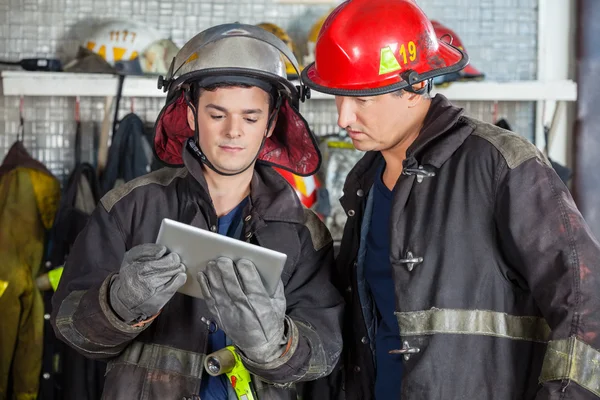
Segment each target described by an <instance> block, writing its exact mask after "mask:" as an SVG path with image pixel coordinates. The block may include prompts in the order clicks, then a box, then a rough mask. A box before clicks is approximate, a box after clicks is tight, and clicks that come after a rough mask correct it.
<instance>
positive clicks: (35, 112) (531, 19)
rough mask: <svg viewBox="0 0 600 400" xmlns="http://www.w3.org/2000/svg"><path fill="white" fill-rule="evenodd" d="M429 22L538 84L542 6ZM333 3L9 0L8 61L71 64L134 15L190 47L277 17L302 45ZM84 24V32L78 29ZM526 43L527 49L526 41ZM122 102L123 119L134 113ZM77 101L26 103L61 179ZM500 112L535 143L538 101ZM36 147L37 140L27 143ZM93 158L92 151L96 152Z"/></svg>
mask: <svg viewBox="0 0 600 400" xmlns="http://www.w3.org/2000/svg"><path fill="white" fill-rule="evenodd" d="M418 3H419V4H420V5H421V6H422V7H423V9H424V10H425V11H426V13H427V14H428V15H429V16H430V18H435V19H438V20H439V21H441V22H443V23H445V24H447V25H448V26H450V27H451V28H452V29H453V30H455V31H456V32H457V33H458V34H459V35H460V36H461V39H462V41H463V42H464V43H465V46H466V48H467V50H468V52H469V54H470V56H471V59H472V63H473V65H475V66H476V67H477V68H479V69H481V70H482V71H484V72H485V73H486V74H487V77H488V79H490V80H499V81H509V80H531V79H535V78H536V76H535V71H536V67H537V65H536V60H537V50H536V37H537V5H538V4H537V0H504V1H502V2H500V1H494V0H418ZM328 8H329V7H327V6H314V5H313V6H307V5H298V4H293V5H284V4H275V3H274V2H273V1H272V0H201V1H198V0H178V1H175V0H162V1H159V0H97V1H93V0H6V1H3V2H1V3H0V58H2V59H20V58H23V57H36V56H49V57H53V56H59V57H61V58H63V59H68V57H69V56H71V55H72V54H73V53H74V51H75V50H76V46H77V43H78V41H77V40H74V36H73V35H74V34H75V33H76V32H79V31H81V30H82V29H81V26H86V25H88V24H87V23H86V22H85V21H87V20H89V19H98V18H102V19H110V18H117V17H119V16H123V15H126V16H127V17H128V18H131V19H132V20H136V21H140V22H146V23H148V24H149V25H150V26H152V27H153V28H155V29H158V31H159V32H160V33H161V34H162V35H164V36H166V37H169V36H170V37H171V38H172V39H173V40H174V41H175V42H176V43H177V44H179V45H182V44H183V43H185V41H186V40H187V39H189V38H190V37H192V36H193V35H194V34H196V33H197V32H199V31H201V30H202V29H205V28H207V27H209V26H211V25H214V24H219V23H223V22H231V21H236V20H237V21H240V22H247V23H258V22H262V21H266V20H268V21H272V22H275V23H277V24H280V25H281V26H282V27H284V28H287V29H288V30H289V31H290V34H291V35H292V37H293V38H294V39H295V40H296V41H297V45H298V47H299V48H300V49H302V48H303V47H304V46H303V43H302V41H303V40H304V38H305V37H306V34H307V32H308V30H309V29H310V27H311V26H312V24H313V22H314V21H315V20H316V19H317V18H318V17H319V16H320V15H321V14H323V13H324V12H326V11H327V10H328ZM74 27H76V28H74ZM517 43H518V44H517ZM81 101H82V103H81V104H82V117H83V119H84V120H85V121H88V122H90V125H91V122H93V121H95V122H96V124H98V125H99V123H100V121H101V120H102V118H103V115H102V114H103V112H102V104H103V101H102V99H98V98H96V99H92V98H82V100H81ZM129 102H130V100H129V99H124V101H123V102H122V109H121V114H124V113H125V112H126V111H127V110H128V109H129ZM18 104H19V99H18V98H15V97H0V118H2V121H1V122H0V159H2V158H3V157H4V155H5V153H6V151H7V150H8V148H9V146H10V145H11V144H12V142H13V141H14V139H15V138H16V134H17V130H18ZM460 104H461V105H464V106H466V107H467V112H468V113H469V114H470V115H473V116H475V117H479V118H482V119H485V120H491V118H492V111H491V104H490V103H489V102H488V103H486V102H477V103H468V104H467V103H460ZM73 105H74V99H72V98H60V97H44V98H25V117H26V143H28V144H29V146H28V147H29V148H30V149H31V151H32V153H34V155H35V156H36V157H37V158H39V159H40V160H41V161H42V162H46V163H48V164H49V167H50V168H51V170H52V171H53V172H54V173H56V174H57V175H58V176H59V177H60V178H64V177H65V176H66V174H68V172H69V170H70V168H71V167H72V164H73V162H74V160H73V153H72V144H73V132H74V122H73ZM161 105H162V104H161V101H160V100H159V99H139V98H136V99H135V110H136V112H138V113H140V114H142V118H144V119H147V120H151V119H153V118H155V117H156V115H157V114H158V111H159V110H160V107H161ZM303 110H304V112H306V117H307V119H308V121H309V122H310V123H311V124H312V125H313V127H314V129H315V131H316V132H317V133H326V132H329V131H331V130H333V129H336V128H335V120H336V116H335V107H334V106H333V104H331V102H327V101H313V102H310V103H308V104H307V105H306V106H305V107H304V109H303ZM499 114H502V115H504V116H506V117H508V118H509V119H510V120H511V122H513V125H514V127H515V130H517V131H519V132H521V133H522V134H523V135H524V136H526V137H528V138H530V139H531V138H532V137H533V130H534V128H533V127H534V105H533V103H531V102H517V103H499ZM27 141H29V142H27ZM90 154H91V152H90Z"/></svg>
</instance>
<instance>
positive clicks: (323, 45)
mask: <svg viewBox="0 0 600 400" xmlns="http://www.w3.org/2000/svg"><path fill="white" fill-rule="evenodd" d="M364 15H369V19H368V20H365V19H364ZM467 64H468V57H467V55H466V54H465V53H464V52H463V51H462V50H460V49H458V48H456V47H454V46H453V45H450V44H448V43H446V42H444V41H440V40H438V39H436V35H435V31H434V29H433V26H432V25H431V22H429V20H428V19H427V16H426V15H425V13H424V12H423V11H422V10H421V9H420V8H419V6H417V4H416V3H414V2H413V1H411V0H351V1H346V2H344V3H342V4H341V5H339V6H338V7H337V8H336V9H335V10H334V11H333V12H332V13H331V14H330V15H329V17H328V18H327V20H326V21H325V23H324V25H323V28H322V30H321V33H320V34H319V39H318V41H317V45H316V48H315V62H314V63H313V64H311V65H309V66H307V67H306V68H305V69H304V71H302V78H303V80H304V82H305V83H306V84H307V85H308V86H309V87H311V88H313V89H315V90H318V91H319V92H324V93H329V94H333V95H340V96H374V95H379V94H384V93H390V92H394V91H397V90H400V89H405V90H408V91H414V92H416V93H424V92H425V91H426V90H428V87H429V85H425V86H424V87H423V88H422V89H419V90H415V89H413V85H415V84H417V83H419V82H428V81H429V80H430V79H432V78H434V77H436V76H440V75H445V74H448V73H453V72H457V71H460V70H461V69H463V68H464V67H465V66H466V65H467Z"/></svg>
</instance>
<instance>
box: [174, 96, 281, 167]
mask: <svg viewBox="0 0 600 400" xmlns="http://www.w3.org/2000/svg"><path fill="white" fill-rule="evenodd" d="M185 102H186V104H187V105H188V107H190V108H191V109H192V110H193V111H194V137H193V138H189V139H188V140H187V141H186V147H187V148H188V149H189V150H190V151H191V153H192V155H193V156H194V157H195V158H196V159H197V160H198V161H200V162H201V163H203V164H204V165H206V166H207V167H208V168H210V169H211V170H213V171H214V172H216V173H217V174H219V175H221V176H235V175H239V174H241V173H242V172H245V171H246V170H247V169H248V168H250V167H252V166H253V165H254V163H255V162H256V160H257V159H258V156H259V155H260V152H261V150H262V148H263V146H264V144H265V141H266V140H267V137H268V134H269V129H271V125H272V124H273V121H274V120H275V117H276V116H277V114H278V113H279V109H280V108H281V103H282V97H281V94H278V96H277V100H276V104H275V107H274V108H273V112H272V113H271V115H270V116H269V122H268V123H267V129H266V130H265V134H264V136H263V138H262V141H261V142H260V147H259V148H258V151H257V152H256V155H255V156H254V158H253V159H252V161H250V163H249V164H248V165H247V166H246V167H245V168H244V169H242V170H240V171H238V172H223V171H220V170H219V169H217V167H215V166H214V164H213V163H212V162H211V161H210V160H209V159H208V157H206V154H204V152H203V151H202V148H201V147H200V132H199V129H198V112H197V110H196V107H194V105H193V104H192V102H191V100H190V92H189V91H186V93H185Z"/></svg>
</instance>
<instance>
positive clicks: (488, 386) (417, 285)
mask: <svg viewBox="0 0 600 400" xmlns="http://www.w3.org/2000/svg"><path fill="white" fill-rule="evenodd" d="M406 156H407V158H406V160H405V161H404V164H403V174H402V175H401V176H400V178H399V179H398V181H397V183H396V185H395V187H394V200H393V205H392V211H391V221H390V262H391V268H392V275H393V279H394V284H395V299H396V304H395V310H396V311H395V316H396V318H397V321H398V328H399V334H400V337H401V341H402V343H403V346H402V348H401V349H398V350H399V352H398V353H400V354H404V357H403V361H402V362H403V367H404V372H403V376H402V380H401V384H400V379H399V381H398V383H399V385H398V387H399V388H400V387H401V389H399V393H398V398H401V399H403V400H442V399H444V400H445V399H448V400H458V399H464V400H472V399H482V400H483V399H485V400H520V399H537V400H549V399H552V400H559V399H560V400H566V399H577V400H584V399H585V400H588V399H597V398H599V397H600V246H599V244H598V242H597V240H596V239H595V238H594V237H593V235H592V233H591V232H590V229H589V228H588V226H587V225H586V223H585V221H584V220H583V218H582V216H581V214H580V213H579V211H578V210H577V207H576V206H575V204H574V202H573V199H572V198H571V195H570V194H569V191H568V190H567V188H566V187H565V186H564V184H563V183H562V182H561V180H560V179H559V177H558V176H557V175H556V173H555V172H554V171H553V170H552V168H551V167H550V165H549V163H548V161H547V159H546V158H545V157H544V156H543V155H542V154H541V153H540V152H539V151H538V150H537V149H536V148H535V147H534V146H533V145H532V144H530V143H529V142H527V141H526V140H525V139H523V138H521V137H519V136H517V135H515V134H512V133H510V132H508V131H505V130H502V129H500V128H497V127H495V126H493V125H490V124H486V123H483V122H480V121H477V120H474V119H471V118H467V117H465V116H463V115H462V110H461V109H459V108H456V107H454V106H452V105H451V104H450V103H449V102H448V101H447V100H446V99H445V98H444V97H442V96H440V95H438V96H436V97H435V98H434V99H433V100H432V104H431V107H430V110H429V112H428V114H427V117H426V120H425V123H424V126H423V128H422V130H421V133H420V135H419V137H418V138H417V140H416V141H415V142H414V143H413V145H412V146H411V147H410V148H409V149H408V151H407V154H406ZM381 160H382V156H381V155H380V153H378V152H369V153H367V154H366V155H365V156H364V158H363V159H362V160H361V161H360V162H359V163H358V164H357V165H356V166H355V168H354V169H353V170H352V171H351V173H350V174H349V175H348V178H347V180H346V185H345V188H344V195H343V197H342V199H341V202H342V205H343V206H344V209H345V210H346V213H347V215H348V217H349V218H348V222H347V225H346V227H345V231H344V237H343V240H342V244H341V249H340V255H339V258H338V263H337V264H338V268H339V271H338V275H339V277H340V278H341V279H342V282H341V284H342V285H343V286H342V287H344V288H345V289H344V293H345V297H346V302H347V319H346V321H347V322H346V325H345V328H344V331H343V332H344V352H345V354H344V357H343V358H344V361H345V362H344V367H345V374H346V383H345V389H346V390H345V392H346V393H345V394H346V397H347V398H348V399H357V400H358V399H360V400H369V399H372V398H373V389H374V380H375V374H376V371H375V364H374V359H373V350H374V349H373V348H372V343H373V342H372V339H373V335H374V326H376V324H375V323H374V319H376V318H377V314H376V312H373V303H372V300H371V298H370V296H369V291H368V288H366V283H365V281H364V276H361V274H360V271H361V268H360V265H359V264H360V263H359V258H360V257H359V254H358V250H359V245H360V243H359V242H360V237H361V234H360V230H361V224H362V222H363V217H364V214H365V206H366V199H367V198H368V192H369V190H370V188H371V186H372V183H373V180H374V174H375V172H376V170H377V167H378V165H379V163H380V162H381ZM398 378H400V375H398ZM378 400H379V399H378Z"/></svg>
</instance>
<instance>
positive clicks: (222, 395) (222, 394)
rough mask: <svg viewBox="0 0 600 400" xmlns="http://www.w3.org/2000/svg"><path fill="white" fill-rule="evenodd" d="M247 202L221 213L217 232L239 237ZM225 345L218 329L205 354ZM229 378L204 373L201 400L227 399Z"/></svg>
mask: <svg viewBox="0 0 600 400" xmlns="http://www.w3.org/2000/svg"><path fill="white" fill-rule="evenodd" d="M246 203H248V198H247V197H246V198H245V199H244V200H242V202H241V203H240V204H238V205H237V206H236V207H235V208H234V209H233V210H231V211H230V212H229V213H227V215H223V216H222V217H221V218H219V220H218V225H219V229H218V232H219V234H221V235H226V236H230V237H236V238H239V235H240V234H241V229H239V228H241V227H242V213H243V211H244V207H245V206H246ZM225 346H227V338H226V337H225V333H224V332H223V331H222V330H220V329H219V330H218V331H216V332H214V333H211V334H209V335H208V349H207V353H206V354H210V353H212V352H213V351H217V350H220V349H222V348H223V347H225ZM228 388H229V380H228V379H227V375H220V376H210V375H208V374H204V376H203V377H202V383H201V384H200V398H201V399H202V400H227V399H228Z"/></svg>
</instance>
